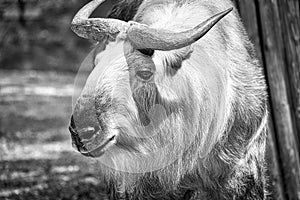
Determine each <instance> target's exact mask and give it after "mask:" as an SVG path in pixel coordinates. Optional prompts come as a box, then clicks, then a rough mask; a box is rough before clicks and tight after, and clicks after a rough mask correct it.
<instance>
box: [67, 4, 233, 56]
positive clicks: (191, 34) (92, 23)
mask: <svg viewBox="0 0 300 200" xmlns="http://www.w3.org/2000/svg"><path fill="white" fill-rule="evenodd" d="M104 1H105V0H93V1H91V2H89V3H88V4H87V5H85V6H84V7H83V8H81V9H80V10H79V11H78V13H77V14H76V15H75V17H74V18H73V20H72V24H71V29H72V30H73V31H74V32H75V33H76V34H77V35H79V36H80V37H83V38H87V39H94V40H96V41H102V40H103V38H104V37H105V36H110V37H111V38H112V39H115V38H116V37H117V36H118V35H119V34H120V33H121V32H124V33H127V39H128V40H129V41H130V42H131V44H132V45H133V47H134V48H136V49H153V50H163V51H168V50H173V49H179V48H183V47H186V46H188V45H191V44H192V43H194V42H196V41H197V40H199V39H200V38H202V37H203V36H204V35H205V34H206V33H207V32H208V31H209V30H210V29H211V28H212V27H213V26H214V25H215V24H217V23H218V21H220V20H221V19H222V18H223V17H225V16H226V15H227V14H228V13H230V12H231V11H232V10H233V8H230V9H228V10H225V11H223V12H220V13H218V14H216V15H214V16H212V17H211V18H209V19H207V20H206V21H204V22H202V23H201V24H199V25H198V26H196V27H195V28H193V29H190V30H187V31H183V32H180V33H175V32H171V31H168V30H163V29H154V28H150V27H149V26H147V25H143V24H140V23H137V22H131V23H127V22H124V21H121V20H118V19H105V18H89V16H90V15H91V14H92V12H93V11H94V10H95V9H96V8H97V7H98V6H99V5H100V4H101V3H103V2H104Z"/></svg>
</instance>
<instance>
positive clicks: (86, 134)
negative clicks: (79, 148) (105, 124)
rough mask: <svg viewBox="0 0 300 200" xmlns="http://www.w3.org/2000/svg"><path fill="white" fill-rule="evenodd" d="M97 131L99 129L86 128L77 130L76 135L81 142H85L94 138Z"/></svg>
mask: <svg viewBox="0 0 300 200" xmlns="http://www.w3.org/2000/svg"><path fill="white" fill-rule="evenodd" d="M99 130H100V128H99V127H87V128H83V129H80V130H78V134H79V136H80V137H81V138H82V141H85V140H90V139H92V138H94V137H95V135H96V134H97V132H98V131H99Z"/></svg>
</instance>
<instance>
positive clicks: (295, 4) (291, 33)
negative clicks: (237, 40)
mask: <svg viewBox="0 0 300 200" xmlns="http://www.w3.org/2000/svg"><path fill="white" fill-rule="evenodd" d="M278 6H279V7H280V8H281V9H279V11H280V12H279V14H280V21H281V24H282V29H283V31H282V37H283V41H284V51H285V61H286V68H287V72H288V81H289V84H290V94H291V96H290V97H291V102H292V115H293V120H294V121H295V125H296V127H297V132H295V137H296V139H297V144H298V152H299V151H300V146H299V138H300V7H299V0H278Z"/></svg>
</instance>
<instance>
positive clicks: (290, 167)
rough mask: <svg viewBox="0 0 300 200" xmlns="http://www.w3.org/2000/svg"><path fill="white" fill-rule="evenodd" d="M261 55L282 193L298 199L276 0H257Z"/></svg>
mask: <svg viewBox="0 0 300 200" xmlns="http://www.w3.org/2000/svg"><path fill="white" fill-rule="evenodd" d="M257 2H258V4H257V5H258V8H259V15H260V20H261V30H262V45H263V52H262V53H263V57H264V63H265V65H266V72H267V76H268V81H269V88H270V96H271V108H272V113H273V116H274V122H275V124H274V125H275V127H274V128H275V132H276V138H277V141H278V147H279V155H280V162H281V166H282V172H283V181H284V189H285V193H286V195H287V197H288V199H289V200H298V199H300V163H299V152H298V147H297V139H296V137H295V133H296V129H295V126H294V124H293V120H292V112H291V105H290V101H289V97H288V94H289V92H288V85H289V84H288V81H287V77H286V75H287V72H286V65H285V62H284V46H283V38H282V29H281V28H282V26H281V23H280V18H279V8H278V4H277V2H276V1H274V0H259V1H257Z"/></svg>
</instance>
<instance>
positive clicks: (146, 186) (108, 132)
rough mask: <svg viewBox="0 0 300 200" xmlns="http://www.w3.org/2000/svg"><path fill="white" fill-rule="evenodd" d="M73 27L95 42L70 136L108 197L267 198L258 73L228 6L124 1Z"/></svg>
mask: <svg viewBox="0 0 300 200" xmlns="http://www.w3.org/2000/svg"><path fill="white" fill-rule="evenodd" d="M103 2H104V0H92V1H90V2H89V3H88V4H86V5H85V6H84V7H82V8H81V9H80V10H79V11H78V13H77V14H76V15H75V17H74V18H73V20H72V23H71V29H72V30H73V31H74V32H75V33H76V34H77V35H79V36H80V37H83V38H86V39H92V40H95V41H97V42H98V43H97V45H96V47H95V48H94V50H93V51H92V53H90V54H89V56H88V57H87V59H86V63H87V65H90V66H91V67H92V68H93V69H92V71H91V73H90V74H89V77H88V78H87V80H86V82H85V85H84V88H83V89H82V91H81V94H80V96H79V97H78V99H77V101H76V103H75V106H74V108H73V113H72V116H71V122H70V126H69V130H70V132H71V137H72V141H73V146H74V148H76V149H77V150H78V151H79V152H80V153H81V154H82V155H84V156H87V157H90V159H94V160H97V162H99V163H100V164H99V170H100V173H101V175H103V176H104V177H105V180H104V181H105V185H106V188H107V197H108V198H110V199H130V200H131V199H132V200H133V199H191V200H196V199H201V200H208V199H209V200H212V199H215V200H222V199H223V200H229V199H236V200H238V199H245V200H262V199H266V198H267V195H266V193H267V192H266V175H265V158H264V157H265V146H266V134H267V120H268V108H267V92H266V83H265V78H264V75H263V69H262V67H261V66H260V64H259V62H258V60H257V58H256V55H255V51H254V47H253V45H252V44H251V42H250V41H249V39H248V36H247V34H246V32H245V29H244V27H243V25H242V22H241V20H240V18H239V15H238V12H237V10H236V9H235V7H234V4H233V3H232V2H231V1H230V0H119V1H118V2H117V3H116V4H115V6H114V7H113V9H112V11H111V12H110V14H109V15H108V16H107V18H90V15H91V14H92V13H93V12H94V10H95V9H96V8H97V7H98V6H100V5H101V4H102V3H103Z"/></svg>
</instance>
